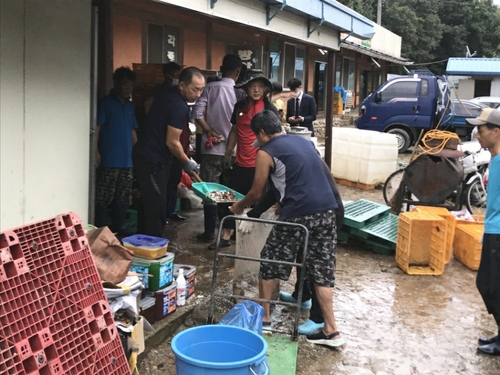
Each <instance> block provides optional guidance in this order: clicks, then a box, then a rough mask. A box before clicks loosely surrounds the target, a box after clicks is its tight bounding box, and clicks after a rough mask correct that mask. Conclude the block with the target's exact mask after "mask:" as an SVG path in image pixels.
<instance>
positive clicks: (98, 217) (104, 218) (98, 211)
mask: <svg viewBox="0 0 500 375" xmlns="http://www.w3.org/2000/svg"><path fill="white" fill-rule="evenodd" d="M94 225H95V226H96V227H98V228H100V227H104V226H106V225H108V208H107V207H106V206H105V205H103V204H101V203H96V205H95V213H94Z"/></svg>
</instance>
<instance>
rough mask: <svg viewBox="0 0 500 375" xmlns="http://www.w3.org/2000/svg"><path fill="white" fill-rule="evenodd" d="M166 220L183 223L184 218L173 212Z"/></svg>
mask: <svg viewBox="0 0 500 375" xmlns="http://www.w3.org/2000/svg"><path fill="white" fill-rule="evenodd" d="M168 218H169V219H170V220H173V221H184V220H186V217H185V216H181V215H179V214H178V213H177V212H174V213H172V214H170V216H169V217H168Z"/></svg>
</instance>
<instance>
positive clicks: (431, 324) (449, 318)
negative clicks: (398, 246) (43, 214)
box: [139, 186, 500, 375]
mask: <svg viewBox="0 0 500 375" xmlns="http://www.w3.org/2000/svg"><path fill="white" fill-rule="evenodd" d="M340 190H341V194H342V197H343V199H344V200H345V201H347V200H356V199H360V198H364V199H368V200H371V201H374V202H379V203H382V202H383V199H382V191H381V190H379V189H376V190H372V191H363V190H358V189H353V188H347V187H344V186H341V187H340ZM186 213H187V214H188V216H189V219H188V220H187V221H186V222H183V223H180V224H175V225H173V226H172V228H169V230H168V232H167V233H168V235H167V236H170V239H171V245H170V247H169V251H173V252H174V253H176V260H175V262H177V263H188V264H195V265H196V267H197V284H196V293H197V296H193V297H191V298H190V299H189V300H188V304H195V303H196V304H202V303H203V301H207V300H208V296H209V293H210V285H211V281H212V265H213V252H211V251H208V250H206V244H200V243H199V242H197V241H196V240H195V239H194V238H195V235H196V234H197V233H199V232H200V230H201V229H202V226H203V221H202V210H191V211H188V212H186ZM220 269H221V275H220V280H221V282H222V284H224V282H226V283H227V282H228V281H229V280H230V279H231V276H232V275H231V272H232V269H233V268H232V263H231V262H230V261H225V262H222V264H221V267H220ZM336 276H337V277H336V287H335V289H334V309H335V313H336V318H337V322H338V326H339V329H340V331H341V333H342V335H344V337H345V338H346V339H347V345H346V346H345V347H344V348H342V349H340V350H336V349H330V348H326V347H322V346H317V345H313V344H310V343H308V342H306V341H305V339H304V338H303V337H301V338H300V341H299V354H298V360H297V374H301V375H329V374H336V375H344V374H345V375H364V374H376V375H386V374H393V375H417V374H418V375H422V374H435V375H438V374H439V375H453V374H467V375H476V374H477V375H479V374H481V375H496V374H499V375H500V358H495V357H488V356H485V355H481V354H478V353H477V352H476V347H477V337H478V336H480V335H495V334H496V325H495V322H494V320H493V319H492V318H491V317H490V316H489V315H488V314H487V313H486V310H485V308H484V305H483V303H482V300H481V297H480V296H479V294H478V292H477V289H476V286H475V276H476V272H474V271H471V270H469V269H467V268H466V267H464V266H463V265H461V264H460V263H458V262H457V261H456V260H454V259H452V260H451V262H450V263H449V264H448V265H447V266H446V269H445V272H444V274H443V275H441V276H409V275H406V274H405V273H404V272H403V271H401V270H400V269H399V268H398V267H397V266H396V263H395V261H394V256H384V255H379V254H376V253H373V252H372V251H370V250H369V249H367V248H364V247H363V246H362V245H351V244H349V245H339V246H338V255H337V274H336ZM292 288H293V285H292V284H291V283H290V282H288V283H282V284H281V289H282V290H288V291H291V290H292ZM226 309H228V307H226V306H225V305H221V306H219V311H218V313H223V312H224V311H225V310H226ZM205 313H206V309H205V310H203V309H202V308H200V309H199V310H196V309H195V313H194V315H193V317H192V318H190V319H188V321H187V322H186V325H187V326H189V325H192V324H200V322H201V321H202V320H203V319H204V318H205V316H204V314H205ZM197 314H198V315H199V316H196V315H197ZM290 316H291V313H290V312H289V311H288V310H287V309H286V308H277V309H276V310H275V312H274V316H273V319H276V320H282V321H283V322H282V325H287V324H291V323H290V319H291V318H290ZM306 317H307V315H304V316H302V319H305V318H306ZM174 364H175V359H174V356H173V354H172V351H171V348H170V342H169V340H167V341H166V342H165V343H164V344H162V345H161V346H159V347H157V348H155V349H154V350H152V351H150V352H149V354H148V355H147V356H146V357H143V358H142V359H141V361H140V364H139V371H140V373H141V374H151V375H157V374H158V375H159V374H168V375H170V374H172V375H173V374H175V365H174Z"/></svg>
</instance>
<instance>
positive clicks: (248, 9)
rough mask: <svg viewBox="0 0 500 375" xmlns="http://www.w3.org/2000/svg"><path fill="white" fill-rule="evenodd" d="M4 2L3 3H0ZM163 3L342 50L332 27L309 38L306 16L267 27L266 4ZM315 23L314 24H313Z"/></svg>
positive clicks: (230, 0)
mask: <svg viewBox="0 0 500 375" xmlns="http://www.w3.org/2000/svg"><path fill="white" fill-rule="evenodd" d="M0 1H1V0H0ZM157 1H158V2H161V3H166V4H171V5H175V6H179V7H181V8H185V9H190V10H194V11H196V12H200V13H203V14H206V15H211V16H216V17H217V18H222V19H227V20H230V21H232V22H238V23H241V24H244V25H248V26H252V27H256V28H259V29H261V30H265V31H267V32H272V33H277V34H282V35H286V36H289V37H290V38H294V39H298V40H302V41H304V42H307V43H308V44H315V45H317V46H323V47H328V48H331V49H334V50H339V38H338V36H339V33H338V32H337V31H336V30H333V29H331V28H328V27H325V26H321V27H319V28H318V29H317V30H316V31H315V32H313V33H312V34H311V36H310V37H309V38H308V37H307V21H306V20H305V19H304V18H303V17H299V16H297V15H294V14H292V13H290V12H288V11H287V10H284V11H282V12H280V13H279V14H278V15H277V16H276V17H275V18H273V19H272V20H271V22H270V23H269V25H266V8H265V4H264V3H263V2H261V1H257V0H224V1H218V2H217V3H215V8H214V9H211V8H210V1H209V0H157ZM277 9H278V5H275V6H272V7H271V14H274V12H275V11H276V10H277ZM313 24H314V23H313Z"/></svg>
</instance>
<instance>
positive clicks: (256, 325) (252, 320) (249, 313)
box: [219, 301, 264, 335]
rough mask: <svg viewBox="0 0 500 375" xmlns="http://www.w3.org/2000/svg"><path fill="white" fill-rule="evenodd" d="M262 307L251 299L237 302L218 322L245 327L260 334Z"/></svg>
mask: <svg viewBox="0 0 500 375" xmlns="http://www.w3.org/2000/svg"><path fill="white" fill-rule="evenodd" d="M263 316H264V308H263V307H262V306H261V305H259V304H257V303H255V302H252V301H243V302H239V303H237V304H236V305H234V306H233V308H232V309H231V310H229V312H228V313H227V314H226V315H224V317H223V318H222V319H221V321H220V322H219V324H222V325H226V326H234V327H240V328H246V329H249V330H250V331H254V332H257V333H258V334H259V335H260V334H262V317H263Z"/></svg>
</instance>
